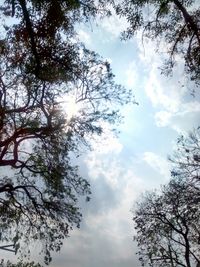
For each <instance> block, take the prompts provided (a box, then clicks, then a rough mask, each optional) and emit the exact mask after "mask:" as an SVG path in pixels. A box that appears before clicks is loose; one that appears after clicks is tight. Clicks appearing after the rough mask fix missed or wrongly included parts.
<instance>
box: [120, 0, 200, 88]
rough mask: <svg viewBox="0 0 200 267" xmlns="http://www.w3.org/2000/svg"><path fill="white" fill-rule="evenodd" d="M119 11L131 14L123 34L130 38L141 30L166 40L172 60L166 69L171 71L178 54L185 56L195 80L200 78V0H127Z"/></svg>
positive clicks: (153, 36)
mask: <svg viewBox="0 0 200 267" xmlns="http://www.w3.org/2000/svg"><path fill="white" fill-rule="evenodd" d="M116 12H117V14H119V15H120V16H124V17H126V18H127V20H128V22H129V24H130V26H129V27H128V29H127V30H126V31H125V32H124V35H123V37H124V38H125V39H126V38H130V37H132V36H133V35H134V34H136V33H137V32H138V31H139V30H141V31H142V32H143V36H146V37H148V38H150V39H152V40H157V42H158V44H159V43H160V42H161V41H162V42H165V43H166V46H165V48H167V53H168V54H169V60H167V61H166V62H165V67H164V68H163V71H164V73H166V74H169V73H170V72H171V70H172V68H173V66H174V64H175V63H176V55H178V56H180V57H181V58H184V61H185V69H186V72H187V73H188V74H189V76H190V78H191V79H192V80H195V81H196V82H197V83H199V79H200V68H199V66H200V29H199V14H200V8H199V1H193V0H153V1H150V0H133V1H132V0H124V1H123V2H122V3H119V4H116Z"/></svg>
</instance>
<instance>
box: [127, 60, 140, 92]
mask: <svg viewBox="0 0 200 267" xmlns="http://www.w3.org/2000/svg"><path fill="white" fill-rule="evenodd" d="M125 75H126V77H127V78H126V84H127V86H128V87H131V88H134V87H135V86H136V84H137V82H138V68H137V66H136V63H135V62H132V63H130V64H129V65H128V68H127V70H126V72H125Z"/></svg>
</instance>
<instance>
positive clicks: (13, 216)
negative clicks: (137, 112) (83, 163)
mask: <svg viewBox="0 0 200 267" xmlns="http://www.w3.org/2000/svg"><path fill="white" fill-rule="evenodd" d="M0 10H1V15H2V16H3V17H4V19H5V24H4V25H2V28H4V31H2V39H1V42H0V48H1V50H0V51H1V52H0V167H1V179H0V240H1V241H9V242H10V241H13V242H14V247H15V249H16V251H17V252H18V251H20V252H21V253H24V254H26V253H27V249H25V248H28V245H29V244H30V243H31V242H34V241H40V242H41V243H42V252H43V253H44V260H45V263H49V262H50V261H51V251H59V250H60V248H61V246H62V242H63V239H64V238H66V237H68V233H69V230H70V229H72V227H73V226H74V225H75V226H79V224H80V220H81V213H80V211H79V208H78V198H79V196H81V195H84V196H86V199H87V200H88V199H89V195H90V187H89V183H88V182H87V180H85V179H83V178H82V177H80V176H79V174H78V168H77V167H76V166H73V164H72V163H71V160H70V158H71V157H70V156H71V154H72V153H75V155H78V154H79V152H80V146H81V144H87V140H88V138H90V137H91V136H92V135H93V134H101V133H102V132H103V122H109V123H115V122H117V121H118V119H120V116H119V113H118V107H117V106H118V105H122V104H125V103H128V102H130V101H132V95H131V92H130V91H126V90H125V89H124V88H123V87H122V86H120V85H117V84H115V83H114V75H113V74H112V72H111V69H110V65H109V63H108V62H106V61H103V60H102V59H101V58H100V57H99V56H98V55H97V54H96V53H94V52H92V51H89V50H87V49H86V48H85V47H84V45H83V44H81V43H79V42H78V41H77V40H76V32H75V25H76V23H78V22H81V21H85V20H88V19H90V18H91V17H93V16H95V15H96V14H97V13H102V14H103V13H104V12H106V11H105V10H104V8H103V6H102V4H101V1H100V4H98V3H97V2H96V1H94V2H93V1H84V2H81V1H76V0H72V1H64V0H63V1H37V0H34V1H33V0H32V1H26V0H12V1H11V0H7V1H4V3H2V4H1V6H0ZM106 14H107V12H106ZM11 17H13V18H14V20H10V18H11ZM71 96H73V98H74V102H75V103H76V105H79V107H80V108H79V111H78V112H77V114H74V115H73V116H70V115H69V113H70V111H69V110H68V108H69V106H70V103H69V101H70V98H71ZM65 99H66V101H68V102H67V104H66V110H64V108H63V102H65ZM69 109H70V108H69Z"/></svg>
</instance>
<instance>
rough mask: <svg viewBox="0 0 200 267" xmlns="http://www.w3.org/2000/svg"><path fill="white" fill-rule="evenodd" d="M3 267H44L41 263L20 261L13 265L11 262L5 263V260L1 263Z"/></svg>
mask: <svg viewBox="0 0 200 267" xmlns="http://www.w3.org/2000/svg"><path fill="white" fill-rule="evenodd" d="M0 266H1V267H42V266H41V265H40V264H39V263H34V262H33V261H32V262H22V261H19V262H17V263H12V262H10V261H7V262H5V261H4V260H1V262H0Z"/></svg>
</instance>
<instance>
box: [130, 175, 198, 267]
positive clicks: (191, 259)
mask: <svg viewBox="0 0 200 267" xmlns="http://www.w3.org/2000/svg"><path fill="white" fill-rule="evenodd" d="M199 213H200V201H199V195H197V194H196V193H195V188H192V187H191V186H189V185H188V183H186V182H183V181H181V180H174V179H172V180H171V181H170V182H169V184H168V185H166V186H164V187H163V188H162V189H161V192H160V193H156V192H148V193H147V194H146V195H143V197H142V198H141V200H140V201H139V202H138V203H137V206H136V209H135V216H134V222H135V230H136V234H135V240H136V241H137V243H138V246H139V252H138V254H139V259H140V261H141V262H142V265H143V266H144V265H145V264H149V265H150V266H158V267H164V266H165V267H166V266H169V267H175V266H183V267H191V266H195V265H196V266H199V264H200V253H199V252H200V243H199V240H200V231H199V229H200V219H199V218H200V217H199V215H200V214H199Z"/></svg>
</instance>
